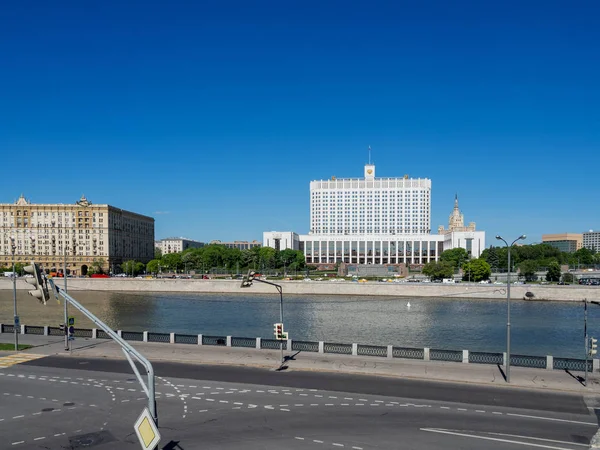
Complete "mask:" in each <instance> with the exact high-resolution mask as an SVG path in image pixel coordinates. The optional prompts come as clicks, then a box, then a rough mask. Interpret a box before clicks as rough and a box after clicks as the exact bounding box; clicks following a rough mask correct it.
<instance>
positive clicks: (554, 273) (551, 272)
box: [546, 261, 561, 281]
mask: <svg viewBox="0 0 600 450" xmlns="http://www.w3.org/2000/svg"><path fill="white" fill-rule="evenodd" d="M560 275H561V272H560V266H559V265H558V263H557V262H556V261H554V262H552V263H551V264H550V265H548V272H546V281H559V280H560Z"/></svg>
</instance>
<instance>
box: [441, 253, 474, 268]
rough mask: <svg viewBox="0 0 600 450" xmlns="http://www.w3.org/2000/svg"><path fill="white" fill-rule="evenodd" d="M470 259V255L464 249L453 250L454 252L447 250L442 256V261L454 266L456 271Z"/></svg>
mask: <svg viewBox="0 0 600 450" xmlns="http://www.w3.org/2000/svg"><path fill="white" fill-rule="evenodd" d="M468 259H469V254H468V253H467V251H466V250H465V249H464V248H460V247H458V248H453V249H452V250H446V251H445V252H443V253H442V254H441V255H440V260H441V261H444V262H448V263H450V264H451V265H452V267H453V268H454V270H458V269H459V268H460V267H462V265H463V264H464V263H465V262H466V261H467V260H468Z"/></svg>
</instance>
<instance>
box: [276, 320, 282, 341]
mask: <svg viewBox="0 0 600 450" xmlns="http://www.w3.org/2000/svg"><path fill="white" fill-rule="evenodd" d="M274 327H275V329H274V331H275V339H277V340H280V339H283V324H282V323H276V324H275V325H274Z"/></svg>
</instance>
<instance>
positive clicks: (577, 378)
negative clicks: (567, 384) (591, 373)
mask: <svg viewBox="0 0 600 450" xmlns="http://www.w3.org/2000/svg"><path fill="white" fill-rule="evenodd" d="M565 372H566V373H568V374H569V375H571V376H572V377H573V378H575V379H576V380H577V381H579V384H581V385H582V386H585V378H583V377H581V376H579V375H573V374H572V373H571V371H570V370H569V369H565Z"/></svg>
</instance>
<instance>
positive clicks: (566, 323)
mask: <svg viewBox="0 0 600 450" xmlns="http://www.w3.org/2000/svg"><path fill="white" fill-rule="evenodd" d="M70 294H71V295H73V297H74V298H75V299H77V300H78V301H80V302H81V303H82V304H83V305H84V306H86V307H87V308H88V309H90V310H91V311H92V312H93V313H94V314H96V315H97V316H99V317H100V318H101V319H102V320H103V321H105V322H106V323H107V324H108V325H110V326H111V327H113V328H114V329H121V330H128V331H144V330H148V331H154V332H176V333H185V334H206V335H219V336H225V335H229V336H237V337H263V338H271V337H272V336H273V323H275V322H279V295H278V294H275V295H246V294H239V295H238V294H235V295H232V294H186V293H135V294H133V293H117V292H100V291H94V292H83V291H71V292H70ZM409 301H410V307H409V306H407V302H409ZM17 305H18V312H19V316H20V319H21V323H22V324H27V325H51V326H58V324H59V323H62V322H63V306H62V305H61V304H58V303H57V302H56V301H55V300H51V302H49V303H48V305H46V306H44V305H41V304H40V303H38V302H37V301H36V300H35V299H33V298H32V297H30V296H28V295H27V293H26V292H25V291H18V292H17ZM70 315H73V316H75V317H76V327H81V328H93V326H92V324H91V322H90V321H89V320H87V319H86V318H85V317H83V315H82V314H81V313H79V312H78V311H75V310H74V308H72V307H71V308H70ZM583 317H584V314H583V304H582V303H579V302H531V301H523V300H512V301H511V329H512V332H511V336H512V337H511V351H512V353H513V354H521V355H554V356H559V357H573V358H584V357H585V350H584V337H583V335H584V331H583V330H584V321H583ZM12 321H13V294H12V291H8V290H3V291H0V323H5V324H10V323H12ZM284 323H285V330H286V331H288V332H289V336H290V339H297V340H313V341H318V340H322V341H327V342H336V343H353V342H355V343H359V344H374V345H389V344H393V345H398V346H403V347H414V348H422V347H430V348H437V349H450V350H463V349H466V350H471V351H490V352H502V351H505V349H506V300H474V299H457V298H452V299H448V298H414V299H408V300H407V299H406V298H401V299H400V298H393V297H359V296H355V297H341V296H311V297H306V296H297V295H296V296H294V295H285V296H284ZM588 334H589V335H592V336H600V307H598V306H596V305H590V306H588ZM0 338H1V339H0V341H7V339H8V338H7V337H6V336H0ZM9 340H10V339H9Z"/></svg>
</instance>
